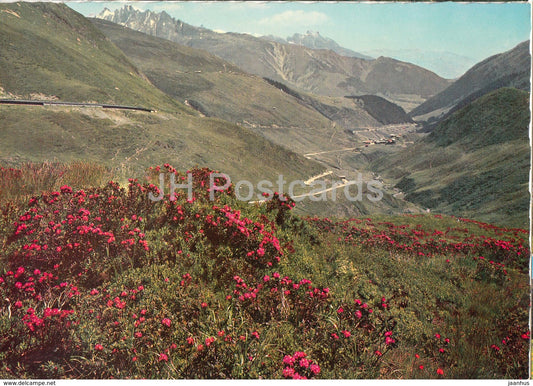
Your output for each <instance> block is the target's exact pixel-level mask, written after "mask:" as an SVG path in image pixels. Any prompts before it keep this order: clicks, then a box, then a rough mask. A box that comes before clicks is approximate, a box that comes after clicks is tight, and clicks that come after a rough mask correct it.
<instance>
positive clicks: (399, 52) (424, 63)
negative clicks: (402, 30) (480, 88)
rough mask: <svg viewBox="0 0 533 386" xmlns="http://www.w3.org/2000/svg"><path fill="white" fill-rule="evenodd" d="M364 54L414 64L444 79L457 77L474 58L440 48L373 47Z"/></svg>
mask: <svg viewBox="0 0 533 386" xmlns="http://www.w3.org/2000/svg"><path fill="white" fill-rule="evenodd" d="M365 54H366V55H370V56H373V57H379V56H388V57H391V58H394V59H397V60H401V61H404V62H409V63H413V64H416V65H417V66H421V67H424V68H427V69H428V70H431V71H433V72H435V73H437V74H438V75H440V76H442V77H444V78H446V79H457V78H459V77H460V76H461V75H463V74H464V73H465V72H466V71H467V70H468V69H469V68H470V67H472V66H473V65H474V64H476V60H475V59H473V58H470V57H468V56H464V55H458V54H455V53H453V52H447V51H442V50H432V49H431V48H424V49H374V50H367V51H365Z"/></svg>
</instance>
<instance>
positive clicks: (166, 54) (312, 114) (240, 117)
mask: <svg viewBox="0 0 533 386" xmlns="http://www.w3.org/2000/svg"><path fill="white" fill-rule="evenodd" d="M92 22H93V23H94V25H95V26H96V27H97V28H98V29H99V30H101V31H102V32H103V33H105V34H106V36H108V38H109V39H111V41H113V43H114V44H116V45H117V46H118V47H119V48H120V49H121V50H122V51H123V52H124V53H125V54H126V55H127V56H128V58H129V59H130V60H131V61H132V62H133V63H134V64H135V65H136V66H137V67H138V68H139V69H140V70H141V71H142V72H143V73H144V74H146V76H147V77H148V78H149V79H150V81H151V82H152V83H153V84H154V85H155V86H156V87H158V88H159V89H161V90H163V91H165V92H166V93H167V94H168V95H170V96H172V97H174V98H176V99H178V100H179V101H182V102H185V101H187V103H188V104H190V105H191V106H193V107H194V108H196V109H197V110H198V111H200V112H201V113H202V114H204V115H207V116H214V117H218V118H222V119H224V120H227V121H230V122H235V123H241V124H247V123H248V124H255V125H260V126H273V125H276V126H282V127H291V126H296V127H309V126H313V127H324V128H327V127H330V126H331V122H330V121H329V120H328V119H326V118H325V117H324V116H322V115H321V114H319V113H318V112H316V111H313V110H312V109H309V108H307V107H306V106H304V105H303V104H302V103H299V101H298V100H297V99H295V98H294V97H291V96H289V95H287V94H285V93H283V92H281V91H280V90H279V89H278V88H276V87H273V86H271V85H270V84H269V83H267V82H266V81H264V80H263V79H261V78H259V77H257V76H254V75H250V74H247V73H245V72H243V71H242V70H240V69H239V68H237V67H235V66H234V65H232V64H230V63H229V62H226V61H224V60H222V59H220V58H218V57H216V56H214V55H212V54H209V53H208V52H206V51H203V50H198V49H194V48H191V47H186V46H184V45H180V44H177V43H174V42H171V41H169V40H166V39H161V38H157V37H154V36H150V35H146V34H144V33H141V32H137V31H134V30H132V29H129V28H125V27H122V26H120V25H118V24H114V23H111V22H106V21H104V20H100V19H94V20H92Z"/></svg>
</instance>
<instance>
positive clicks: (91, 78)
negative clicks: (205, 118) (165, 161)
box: [0, 3, 187, 113]
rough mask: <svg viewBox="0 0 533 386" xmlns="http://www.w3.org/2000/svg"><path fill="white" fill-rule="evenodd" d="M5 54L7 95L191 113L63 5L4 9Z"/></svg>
mask: <svg viewBox="0 0 533 386" xmlns="http://www.w3.org/2000/svg"><path fill="white" fill-rule="evenodd" d="M0 49H1V50H2V56H1V58H0V86H1V87H2V88H3V90H4V93H6V94H12V95H13V96H16V97H22V98H30V97H32V94H34V96H44V97H47V98H58V99H60V100H64V101H75V102H91V101H92V102H99V103H117V104H126V105H134V106H137V105H141V106H145V107H148V108H151V107H153V108H157V109H159V110H165V111H169V110H171V111H173V112H176V113H186V111H187V109H186V108H185V106H183V105H181V104H179V103H176V102H175V101H173V100H172V99H171V98H169V97H168V96H166V95H165V94H164V93H163V92H161V91H160V90H157V89H156V88H154V87H150V86H149V84H148V82H147V80H146V78H145V77H144V76H143V75H142V74H141V73H140V72H139V71H138V70H137V69H136V68H135V67H134V66H133V65H132V64H131V62H130V61H129V60H128V59H127V58H126V56H125V55H124V54H123V53H122V52H121V51H120V50H118V49H117V48H116V47H115V46H114V45H113V44H111V43H110V42H109V40H108V39H106V37H105V35H104V34H102V33H101V32H99V31H98V30H97V29H95V28H94V27H93V26H92V25H91V23H90V22H88V20H87V19H85V18H84V17H83V16H81V15H80V14H78V13H76V12H74V11H72V10H71V9H70V8H68V7H66V6H64V5H61V4H52V3H48V4H46V3H35V4H29V3H11V4H5V3H4V4H2V5H1V6H0Z"/></svg>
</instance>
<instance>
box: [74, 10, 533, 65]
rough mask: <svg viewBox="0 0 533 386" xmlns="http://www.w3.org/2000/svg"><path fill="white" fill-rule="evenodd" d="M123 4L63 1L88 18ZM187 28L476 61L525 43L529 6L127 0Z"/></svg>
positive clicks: (365, 49) (359, 50)
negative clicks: (310, 35) (318, 39)
mask: <svg viewBox="0 0 533 386" xmlns="http://www.w3.org/2000/svg"><path fill="white" fill-rule="evenodd" d="M126 3H127V2H118V1H117V2H90V1H89V2H87V1H86V2H77V3H76V2H68V3H67V4H68V5H69V6H71V7H72V8H73V9H75V10H77V11H78V12H80V13H82V14H84V15H86V16H90V15H94V14H97V13H99V12H100V11H101V10H102V9H103V8H104V7H107V8H109V9H111V10H114V9H116V8H119V7H122V6H124V4H126ZM130 4H132V5H134V6H135V7H137V8H139V9H143V10H145V9H151V10H153V11H158V12H159V11H162V10H165V11H166V12H167V13H169V14H170V15H171V16H173V17H175V18H177V19H180V20H182V21H184V22H186V23H189V24H192V25H195V26H200V25H203V26H204V27H206V28H209V29H214V30H222V31H226V32H246V33H251V34H256V35H268V34H272V35H276V36H280V37H283V38H286V37H287V36H289V35H292V34H294V33H295V32H300V33H303V32H306V31H307V30H313V31H319V32H320V34H321V35H322V36H327V37H330V38H332V39H333V40H335V41H337V42H338V43H339V44H340V45H341V46H344V47H346V48H350V49H352V50H354V51H358V52H365V51H370V50H376V49H421V50H435V51H448V52H451V53H454V54H458V55H463V56H467V57H470V58H472V59H474V60H475V62H477V61H480V60H483V59H485V58H486V57H488V56H490V55H493V54H496V53H500V52H503V51H506V50H508V49H511V48H513V47H514V46H515V45H517V44H518V43H520V42H522V41H524V40H527V39H529V37H530V33H531V21H530V20H531V19H530V18H531V5H530V4H529V3H526V2H524V3H452V2H444V3H352V2H340V3H338V2H299V1H296V2H225V1H219V2H187V1H185V2H139V1H137V2H131V3H130Z"/></svg>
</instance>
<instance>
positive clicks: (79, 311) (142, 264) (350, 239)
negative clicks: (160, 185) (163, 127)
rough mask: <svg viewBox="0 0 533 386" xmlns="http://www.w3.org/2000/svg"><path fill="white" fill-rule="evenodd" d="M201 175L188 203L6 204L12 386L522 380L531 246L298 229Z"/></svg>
mask: <svg viewBox="0 0 533 386" xmlns="http://www.w3.org/2000/svg"><path fill="white" fill-rule="evenodd" d="M156 171H157V169H156V170H154V176H153V177H156V175H155V173H156ZM167 172H169V173H170V172H174V171H173V169H172V168H171V167H168V168H167ZM175 173H176V174H177V175H179V176H182V175H183V174H182V173H179V172H175ZM193 173H194V181H195V189H194V195H195V197H194V200H190V201H187V198H186V196H185V195H179V196H178V197H177V200H175V201H170V200H169V199H168V196H167V198H166V199H164V200H163V201H159V202H151V201H150V200H148V199H147V195H148V192H152V193H154V194H155V195H157V193H158V192H157V188H156V187H155V186H153V185H149V184H148V183H139V182H137V181H135V180H132V181H131V182H130V184H129V186H128V187H127V188H126V189H124V188H121V187H120V186H119V185H118V184H115V183H112V182H111V183H108V184H106V185H104V186H102V187H99V188H96V187H94V188H90V187H86V188H85V189H84V190H76V189H72V188H71V187H70V186H67V185H63V186H61V187H60V188H59V190H57V191H55V192H47V193H45V194H42V195H36V196H35V197H34V198H32V199H30V200H29V202H27V203H24V204H19V205H10V204H6V203H3V204H2V206H1V207H0V209H1V210H0V244H1V245H2V248H1V249H0V262H1V264H0V376H1V377H2V378H4V379H12V378H15V379H17V378H38V379H42V378H54V379H57V378H69V379H78V378H92V379H94V378H97V379H101V378H104V379H111V378H114V379H117V378H119V379H130V378H134V379H140V378H144V379H146V378H149V379H182V378H261V379H278V378H289V379H290V378H292V379H296V378H301V377H306V378H315V379H332V378H334V379H340V378H344V379H355V378H364V379H374V378H394V379H406V378H407V379H418V378H423V379H427V378H435V379H437V378H449V379H453V378H462V379H465V378H466V379H469V378H479V379H487V378H496V379H502V378H509V379H516V378H527V377H528V375H529V374H528V350H529V336H530V334H529V331H528V304H529V281H528V275H527V264H528V257H529V251H528V249H527V242H526V238H527V231H525V230H520V229H506V228H498V227H495V226H493V225H490V224H485V223H479V222H475V221H471V220H467V219H460V218H456V217H444V216H433V215H425V216H399V217H374V218H359V219H351V220H347V221H342V222H334V221H331V220H329V219H316V218H314V219H302V218H300V217H298V216H295V215H294V214H293V213H292V210H291V208H292V207H293V205H292V203H291V202H283V201H281V200H280V199H279V197H271V200H270V201H269V203H268V204H266V205H255V206H253V205H249V204H245V203H242V202H240V201H238V200H236V198H235V196H234V194H233V188H229V189H228V190H227V191H224V192H219V193H218V194H217V196H216V200H215V202H212V201H210V200H208V199H207V197H208V196H209V193H208V192H207V191H206V190H205V183H207V181H208V180H209V176H210V173H211V171H209V170H206V169H196V170H194V171H193ZM15 174H16V173H15ZM19 175H21V176H24V175H27V173H26V172H25V171H23V170H21V171H20V174H19ZM0 178H2V181H0V182H2V186H5V185H6V184H5V183H6V182H8V181H7V180H6V178H10V179H11V180H10V181H11V184H13V181H12V180H13V179H16V178H18V177H17V175H13V172H12V171H7V172H5V171H4V170H3V169H2V170H1V171H0ZM202 182H203V184H202ZM202 186H203V187H202Z"/></svg>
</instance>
